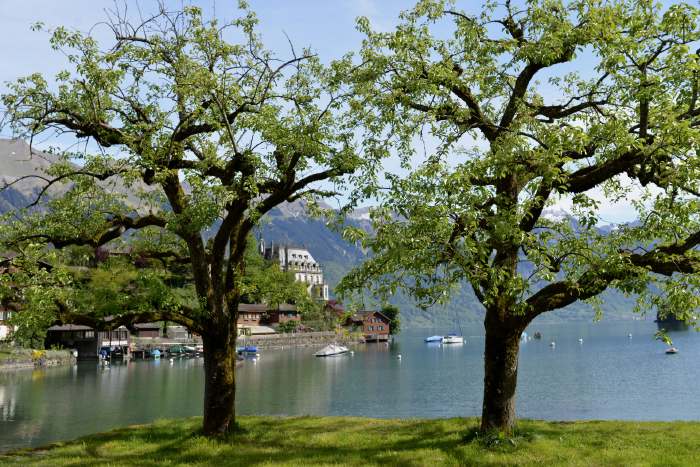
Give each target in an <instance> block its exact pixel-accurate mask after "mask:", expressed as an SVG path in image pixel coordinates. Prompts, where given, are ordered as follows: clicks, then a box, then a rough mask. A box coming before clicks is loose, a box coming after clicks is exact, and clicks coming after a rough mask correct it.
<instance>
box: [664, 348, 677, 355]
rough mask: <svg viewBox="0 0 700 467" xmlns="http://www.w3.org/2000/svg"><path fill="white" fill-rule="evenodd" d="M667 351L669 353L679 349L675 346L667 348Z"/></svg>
mask: <svg viewBox="0 0 700 467" xmlns="http://www.w3.org/2000/svg"><path fill="white" fill-rule="evenodd" d="M666 353H667V354H674V353H678V349H677V348H675V347H670V348H668V349H666Z"/></svg>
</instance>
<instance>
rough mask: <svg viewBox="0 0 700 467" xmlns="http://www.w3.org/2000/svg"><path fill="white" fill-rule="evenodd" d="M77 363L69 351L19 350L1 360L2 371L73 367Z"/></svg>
mask: <svg viewBox="0 0 700 467" xmlns="http://www.w3.org/2000/svg"><path fill="white" fill-rule="evenodd" d="M75 362H76V359H75V357H74V356H73V353H72V352H71V351H69V350H28V349H17V350H16V351H12V353H11V354H10V355H8V356H6V357H5V358H3V359H2V360H0V371H2V370H19V369H23V368H47V367H51V366H60V365H73V364H75Z"/></svg>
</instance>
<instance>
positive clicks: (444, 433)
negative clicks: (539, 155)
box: [0, 417, 700, 467]
mask: <svg viewBox="0 0 700 467" xmlns="http://www.w3.org/2000/svg"><path fill="white" fill-rule="evenodd" d="M200 423H201V418H190V419H185V420H162V421H157V422H155V423H153V424H150V425H137V426H131V427H127V428H122V429H118V430H114V431H110V432H107V433H101V434H97V435H92V436H87V437H85V438H80V439H78V440H75V441H70V442H65V443H55V444H53V445H50V446H47V447H44V448H39V449H33V450H24V451H18V452H14V453H10V454H5V455H0V464H10V465H12V464H17V465H44V466H69V465H70V466H74V465H75V466H77V465H100V466H122V465H138V466H160V465H167V466H175V465H182V466H190V465H217V466H218V465H248V466H262V465H401V466H422V465H429V466H432V465H485V466H505V465H537V466H541V467H544V466H554V465H566V466H571V465H573V466H577V465H581V466H583V465H585V466H592V465H600V466H618V465H619V466H635V465H659V466H662V465H663V466H674V465H678V466H691V465H699V464H700V422H663V423H656V422H653V423H650V422H643V423H637V422H615V421H613V422H608V421H605V422H597V421H594V422H571V423H564V422H560V423H557V422H542V421H531V420H522V421H520V422H519V425H518V432H517V433H516V436H515V437H514V438H513V439H512V440H508V439H498V438H496V439H490V440H484V439H479V438H478V437H475V436H474V432H475V430H474V429H475V427H476V426H477V421H476V420H475V419H440V420H377V419H368V418H346V417H297V418H274V417H242V418H241V419H240V424H241V428H242V430H241V432H240V433H237V434H235V435H232V436H231V438H230V439H228V440H225V441H219V440H210V439H207V438H204V437H202V436H199V435H197V434H196V433H197V430H198V429H199V426H200Z"/></svg>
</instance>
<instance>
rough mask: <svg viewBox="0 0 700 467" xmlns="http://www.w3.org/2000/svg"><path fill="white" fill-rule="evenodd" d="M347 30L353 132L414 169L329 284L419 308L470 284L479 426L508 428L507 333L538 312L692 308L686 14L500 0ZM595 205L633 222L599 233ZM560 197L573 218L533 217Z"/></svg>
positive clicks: (511, 382)
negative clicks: (623, 301) (360, 35)
mask: <svg viewBox="0 0 700 467" xmlns="http://www.w3.org/2000/svg"><path fill="white" fill-rule="evenodd" d="M359 25H360V28H361V30H362V31H363V32H364V33H365V34H366V36H367V37H366V39H365V43H364V47H363V49H362V57H361V58H362V66H360V67H359V68H358V72H357V75H356V80H357V87H356V92H357V94H358V95H359V96H369V97H370V98H371V99H372V102H371V105H372V106H373V108H374V109H375V112H374V113H372V114H368V115H370V116H371V117H372V120H370V121H369V122H367V123H366V124H368V126H369V127H370V128H374V129H375V131H376V134H377V138H379V137H383V138H385V139H386V140H387V141H391V143H392V144H393V147H394V148H395V151H396V152H397V153H398V154H399V155H400V156H401V157H402V160H403V162H404V164H405V165H404V167H405V168H406V169H412V170H410V173H409V174H408V175H407V176H399V175H396V174H388V175H387V177H386V179H387V186H385V187H384V188H385V190H386V191H385V193H386V195H385V196H383V197H382V199H381V205H380V206H379V207H378V208H377V209H375V210H374V212H373V213H372V217H373V223H374V231H375V234H374V235H373V236H372V237H368V238H365V239H364V240H363V241H364V246H366V247H368V248H371V250H372V252H373V256H372V257H371V259H369V260H368V261H367V262H366V263H364V264H363V265H362V266H361V267H359V268H358V269H356V270H355V271H354V273H353V274H351V275H350V276H348V277H347V278H346V279H345V280H344V283H343V286H344V288H345V290H350V289H353V288H360V287H362V286H363V285H364V284H366V283H367V282H371V283H372V284H373V285H374V287H375V289H376V290H377V291H378V292H380V293H383V294H386V295H389V294H391V293H393V291H394V290H395V289H396V288H397V287H399V286H401V287H404V288H406V289H407V290H408V291H410V292H411V293H412V295H413V296H414V297H415V298H416V299H417V300H418V301H419V303H420V304H422V305H424V306H429V305H431V304H433V303H435V302H437V301H443V300H447V299H448V298H449V295H450V292H451V290H453V289H454V288H455V287H459V286H460V284H463V283H467V284H469V285H470V286H471V289H472V290H473V292H474V294H475V296H476V297H477V298H478V300H479V301H480V302H481V304H482V305H483V306H484V308H485V311H486V314H485V319H484V327H485V332H486V342H485V364H484V366H485V377H484V398H483V411H482V418H481V429H482V430H484V431H486V430H493V429H496V430H500V431H504V432H509V431H511V430H512V428H513V426H514V423H515V390H516V382H517V371H518V353H519V347H518V346H519V337H520V334H521V332H522V331H523V330H524V329H525V327H526V326H527V325H528V324H529V323H530V322H531V321H532V320H533V319H534V318H536V317H537V316H539V315H541V314H543V313H546V312H548V311H551V310H555V309H559V308H562V307H565V306H566V305H569V304H571V303H573V302H575V301H577V300H588V301H590V302H593V303H595V300H596V298H597V297H598V296H599V294H601V292H603V291H604V290H606V289H608V288H616V289H619V290H621V291H622V292H624V293H626V294H637V296H638V299H639V301H638V306H639V308H640V309H641V308H642V307H648V306H661V305H663V306H664V307H666V308H667V309H673V310H675V311H676V312H678V313H681V312H682V313H685V314H689V313H691V312H692V310H693V309H695V308H697V307H698V305H700V294H698V292H699V291H700V290H699V286H700V275H698V271H699V270H700V254H699V252H698V250H697V248H696V247H697V245H698V243H699V242H700V217H699V214H700V211H699V207H700V199H699V198H698V196H700V187H699V186H698V185H699V183H698V180H699V177H698V175H699V173H700V172H699V168H700V158H699V157H698V155H699V154H698V152H697V151H698V143H699V142H700V131H699V129H698V128H699V127H700V108H699V107H698V89H699V87H698V84H699V83H698V78H699V76H698V71H699V65H700V60H699V59H698V54H697V53H696V52H695V51H694V50H692V49H691V47H692V46H693V45H694V44H697V41H698V39H699V32H700V28H699V26H698V9H697V8H695V7H693V6H689V5H686V4H677V5H672V6H669V7H667V8H665V9H663V8H662V7H661V6H659V5H657V4H654V3H653V2H652V1H647V0H639V1H632V0H629V1H626V0H625V1H623V0H616V1H611V2H599V1H594V0H572V1H568V2H564V1H558V0H537V1H535V0H533V1H527V2H517V5H516V2H511V1H509V0H506V1H505V3H503V4H496V3H495V2H487V3H486V5H485V6H484V8H483V12H482V14H481V15H479V16H472V15H470V14H469V13H468V12H465V11H460V10H458V9H456V8H453V6H452V4H451V3H448V2H442V1H432V0H425V1H421V2H419V3H418V5H417V6H416V7H415V8H414V9H413V10H410V11H407V12H405V13H403V14H402V16H401V23H400V25H399V26H398V27H397V28H396V30H394V31H392V32H387V33H382V32H374V31H372V30H371V28H370V26H369V24H368V21H367V20H361V21H360V22H359ZM576 69H579V70H582V71H581V72H580V73H579V72H572V71H571V70H576ZM537 78H539V79H541V80H542V82H540V81H538V80H537ZM419 137H422V138H423V145H420V146H422V147H425V148H428V149H427V150H426V151H425V158H424V160H422V161H420V160H419V159H418V157H419V156H420V154H418V153H417V150H416V148H417V147H418V146H419V145H416V144H415V142H417V141H419ZM596 193H603V194H604V195H605V196H606V197H607V198H608V199H609V200H612V201H615V200H628V201H629V202H630V203H631V204H632V205H633V209H635V210H636V211H637V215H638V221H637V222H634V223H628V224H621V225H618V226H617V227H616V228H615V229H612V230H611V231H603V230H601V229H599V228H598V227H597V225H598V223H599V222H600V220H601V209H600V208H601V205H600V203H599V202H598V201H596V199H595V197H594V196H595V194H596ZM561 201H567V202H569V203H571V205H572V209H573V218H565V219H556V218H551V217H548V216H546V215H543V211H544V209H545V208H546V207H547V206H548V205H552V204H555V203H557V202H561ZM347 234H348V235H347V236H348V238H350V239H352V240H356V239H358V238H359V239H361V238H362V236H361V235H360V233H359V232H358V231H356V230H354V231H353V230H350V231H348V232H347ZM650 285H653V286H654V287H650ZM659 292H660V293H659Z"/></svg>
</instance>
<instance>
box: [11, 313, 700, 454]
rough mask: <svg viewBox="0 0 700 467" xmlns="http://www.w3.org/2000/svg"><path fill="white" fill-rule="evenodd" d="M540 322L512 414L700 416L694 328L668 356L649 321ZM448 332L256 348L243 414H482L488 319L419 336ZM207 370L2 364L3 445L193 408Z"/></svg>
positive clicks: (242, 374) (243, 384)
mask: <svg viewBox="0 0 700 467" xmlns="http://www.w3.org/2000/svg"><path fill="white" fill-rule="evenodd" d="M535 330H539V331H541V332H542V334H543V339H542V340H541V341H538V340H531V341H529V342H526V343H523V345H522V346H521V356H520V370H519V385H518V401H517V412H518V416H520V417H529V418H540V419H550V420H577V419H629V420H631V419H635V420H680V419H693V420H698V419H700V395H699V394H700V393H699V392H698V386H697V384H698V382H700V334H698V333H696V332H694V331H692V330H691V331H679V332H674V333H672V334H671V337H672V338H673V340H674V344H675V345H676V347H678V348H679V349H680V352H679V353H678V354H676V355H666V354H664V349H665V346H664V345H663V344H661V343H660V342H658V341H654V339H653V335H654V333H655V332H656V330H657V328H656V325H655V324H654V323H653V322H649V321H629V322H605V321H602V322H600V323H595V324H593V323H565V324H557V325H544V324H538V325H536V326H532V327H531V328H530V329H528V332H529V333H530V334H532V333H533V332H534V331H535ZM438 331H439V332H438ZM445 331H446V330H423V331H420V332H416V331H409V332H405V333H402V334H401V335H400V336H399V337H398V338H397V341H396V342H395V343H393V344H392V345H391V346H386V345H384V344H366V345H358V346H356V347H354V351H355V353H354V355H353V356H350V355H345V356H340V357H333V358H325V359H321V358H314V357H313V355H312V354H313V352H314V349H311V348H296V349H284V350H275V351H272V350H270V351H263V352H262V356H261V357H260V358H259V359H258V360H256V361H255V362H253V361H247V362H246V363H245V364H244V365H243V366H242V367H239V372H238V381H239V386H238V387H239V391H238V399H237V400H238V413H240V414H275V415H300V414H313V415H358V416H367V417H454V416H478V415H479V414H480V411H481V397H482V387H483V362H482V355H483V344H484V338H483V329H482V328H481V327H480V326H474V327H470V328H464V334H465V336H466V343H465V344H464V345H452V346H447V345H445V346H440V345H431V344H425V343H423V341H422V339H423V338H424V337H426V336H429V335H432V334H440V333H444V332H445ZM629 333H631V334H632V338H629V337H628V334H629ZM580 337H581V338H583V343H579V342H578V339H579V338H580ZM552 340H554V341H556V347H555V348H551V347H550V346H549V343H550V342H551V341H552ZM398 354H401V355H402V358H401V360H399V359H398V358H397V355H398ZM203 370H204V369H203V362H202V360H201V359H198V360H195V359H193V360H181V361H176V362H175V363H174V364H172V365H171V364H169V362H168V361H167V360H166V361H160V362H157V361H156V362H153V361H133V362H130V363H128V364H123V365H116V364H115V365H113V367H112V369H111V370H108V371H104V370H101V369H100V368H99V367H98V366H97V365H96V364H94V363H81V364H79V365H77V366H74V367H63V368H52V369H47V370H35V371H32V370H26V371H14V372H4V373H0V451H5V450H9V449H13V448H19V447H28V446H38V445H42V444H46V443H47V442H51V441H55V440H65V439H71V438H75V437H78V436H81V435H85V434H89V433H94V432H97V431H104V430H107V429H110V428H113V427H119V426H124V425H128V424H134V423H145V422H149V421H152V420H155V419H158V418H174V417H186V416H191V415H200V414H201V413H202V409H201V407H202V394H203V385H204V380H203V376H204V371H203Z"/></svg>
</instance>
